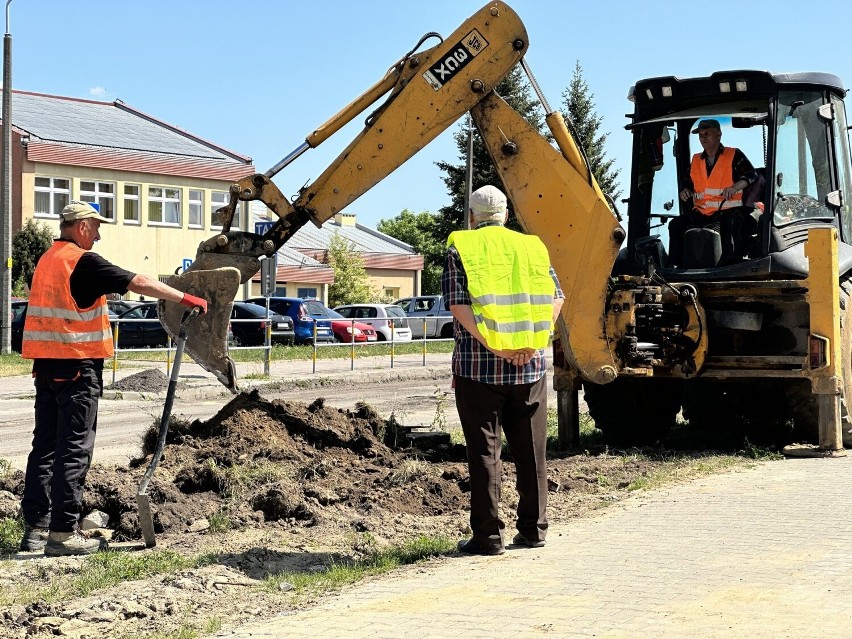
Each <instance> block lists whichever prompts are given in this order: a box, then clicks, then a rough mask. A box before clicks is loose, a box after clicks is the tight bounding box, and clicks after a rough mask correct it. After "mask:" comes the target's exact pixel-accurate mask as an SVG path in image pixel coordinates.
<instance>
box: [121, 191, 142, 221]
mask: <svg viewBox="0 0 852 639" xmlns="http://www.w3.org/2000/svg"><path fill="white" fill-rule="evenodd" d="M139 191H140V187H139V185H138V184H125V185H124V221H125V222H130V223H132V224H139Z"/></svg>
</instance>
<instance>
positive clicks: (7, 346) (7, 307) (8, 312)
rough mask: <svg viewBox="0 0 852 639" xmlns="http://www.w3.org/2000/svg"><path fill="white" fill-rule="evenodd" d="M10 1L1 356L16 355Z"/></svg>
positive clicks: (0, 188) (1, 209)
mask: <svg viewBox="0 0 852 639" xmlns="http://www.w3.org/2000/svg"><path fill="white" fill-rule="evenodd" d="M11 2H12V0H6V34H5V35H4V36H3V144H2V152H0V156H2V157H0V173H2V179H0V182H2V184H0V236H2V237H0V245H2V247H1V248H0V259H2V261H3V264H2V265H0V353H2V354H3V355H8V354H9V353H11V352H12V319H11V318H12V35H11V34H10V33H9V4H10V3H11Z"/></svg>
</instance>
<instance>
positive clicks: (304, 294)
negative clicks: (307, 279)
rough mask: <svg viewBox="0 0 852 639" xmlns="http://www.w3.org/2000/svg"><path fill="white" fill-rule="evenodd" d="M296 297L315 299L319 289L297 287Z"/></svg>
mask: <svg viewBox="0 0 852 639" xmlns="http://www.w3.org/2000/svg"><path fill="white" fill-rule="evenodd" d="M296 297H301V298H302V299H303V300H315V299H317V289H316V288H297V289H296Z"/></svg>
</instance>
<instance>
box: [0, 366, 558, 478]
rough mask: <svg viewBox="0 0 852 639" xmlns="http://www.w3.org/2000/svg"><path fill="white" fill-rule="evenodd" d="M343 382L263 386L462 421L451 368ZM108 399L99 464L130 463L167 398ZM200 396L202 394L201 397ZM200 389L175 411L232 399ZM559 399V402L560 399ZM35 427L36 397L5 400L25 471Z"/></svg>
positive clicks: (267, 392)
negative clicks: (424, 375)
mask: <svg viewBox="0 0 852 639" xmlns="http://www.w3.org/2000/svg"><path fill="white" fill-rule="evenodd" d="M333 381H336V382H337V383H336V384H334V383H332V384H330V385H324V386H322V387H321V388H288V389H286V390H282V389H278V390H275V389H273V388H270V387H267V388H264V387H260V389H259V390H260V393H261V395H262V396H263V397H265V398H267V399H281V400H293V401H301V402H306V403H310V402H312V401H314V400H315V399H317V398H318V397H322V398H324V399H325V401H326V404H327V405H329V406H334V407H335V408H352V407H353V406H354V405H355V404H356V403H357V402H359V401H364V402H367V403H368V404H370V405H371V406H372V407H373V408H374V409H375V410H376V411H377V412H378V413H379V414H380V415H382V416H384V417H389V416H390V415H391V414H394V415H395V416H396V418H397V419H398V420H399V421H401V422H402V423H404V424H406V425H423V426H429V425H430V424H431V423H432V422H433V420H434V419H435V418H436V413H440V412H442V413H443V422H444V425H445V427H447V428H452V427H454V426H457V425H458V415H457V413H456V410H455V401H454V399H453V395H452V390H451V389H450V375H449V372H447V374H446V375H445V376H444V377H442V378H440V379H428V380H416V381H413V380H411V379H396V380H392V379H391V380H387V379H386V380H382V381H381V382H380V383H377V382H373V381H365V382H364V383H363V384H358V383H353V382H352V379H351V378H350V379H337V380H332V382H333ZM128 395H130V394H129V393H126V394H125V396H124V397H122V398H121V399H106V398H105V399H102V400H101V402H100V409H99V411H98V434H97V439H96V444H95V454H94V462H95V463H101V464H124V463H126V462H127V461H129V460H130V459H132V458H133V457H136V456H138V454H139V444H140V442H141V438H142V434H143V433H144V432H145V430H146V429H147V428H148V427H149V426H150V425H151V424H152V423H159V421H160V417H161V415H162V404H163V400H162V396H161V395H158V396H156V397H153V398H151V399H129V398H128ZM198 395H202V396H201V397H199V396H198ZM204 395H205V393H196V392H192V391H186V392H184V391H179V392H178V396H177V397H176V399H175V403H174V407H173V409H172V414H173V415H175V416H182V417H184V418H186V419H207V418H209V417H212V416H213V415H215V414H216V413H217V412H219V410H221V408H222V407H223V406H224V405H225V404H226V403H227V402H228V401H229V400H230V398H231V395H230V394H227V393H224V392H218V391H217V392H214V393H206V395H208V396H207V397H205V396H204ZM554 401H555V400H554ZM32 428H33V399H32V397H27V398H23V399H21V398H17V399H10V398H7V399H0V458H3V459H6V460H8V461H9V462H11V464H12V465H13V466H14V467H15V468H21V469H23V468H24V466H25V464H26V456H27V454H28V453H29V450H30V444H31V441H32Z"/></svg>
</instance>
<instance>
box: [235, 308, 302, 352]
mask: <svg viewBox="0 0 852 639" xmlns="http://www.w3.org/2000/svg"><path fill="white" fill-rule="evenodd" d="M235 320H236V321H235ZM240 320H253V321H240ZM268 321H269V323H270V324H271V326H272V330H271V341H272V343H273V344H287V345H290V344H292V343H293V342H294V341H295V340H296V333H295V332H294V331H293V320H292V319H291V318H290V317H288V316H286V315H281V314H280V313H276V312H274V311H270V312H269V319H268ZM266 327H267V313H266V307H264V306H259V305H258V304H252V303H250V302H234V305H233V308H232V309H231V334H232V337H231V338H230V341H231V343H233V344H234V345H235V346H260V345H262V344H265V343H266Z"/></svg>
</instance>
